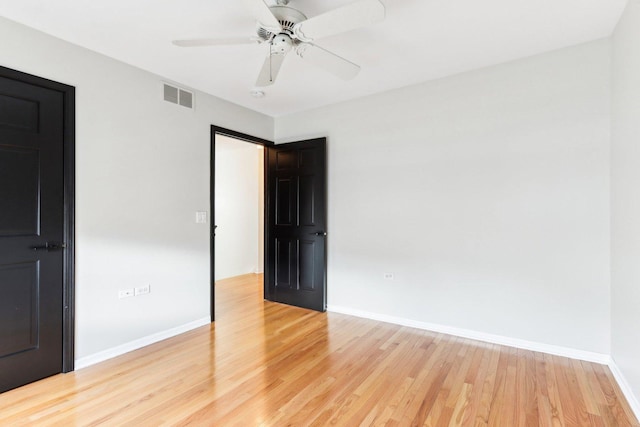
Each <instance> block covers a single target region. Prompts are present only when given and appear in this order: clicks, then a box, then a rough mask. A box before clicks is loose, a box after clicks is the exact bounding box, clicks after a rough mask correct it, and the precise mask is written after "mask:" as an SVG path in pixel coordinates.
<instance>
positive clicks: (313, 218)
mask: <svg viewBox="0 0 640 427" xmlns="http://www.w3.org/2000/svg"><path fill="white" fill-rule="evenodd" d="M325 146H326V140H325V139H324V138H321V139H315V140H310V141H302V142H295V143H290V144H280V145H276V146H273V147H269V148H268V149H267V168H266V173H267V179H266V183H267V196H266V206H267V224H266V225H267V228H266V234H267V245H266V249H267V254H266V259H267V263H266V265H265V296H266V298H267V299H268V300H270V301H275V302H282V303H285V304H291V305H296V306H299V307H304V308H309V309H313V310H318V311H325V310H326V233H325V226H326V209H325V207H326V200H325Z"/></svg>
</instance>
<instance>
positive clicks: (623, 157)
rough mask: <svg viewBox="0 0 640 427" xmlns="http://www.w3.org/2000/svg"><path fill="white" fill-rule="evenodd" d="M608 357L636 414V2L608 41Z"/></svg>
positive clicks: (639, 323) (639, 65) (639, 239)
mask: <svg viewBox="0 0 640 427" xmlns="http://www.w3.org/2000/svg"><path fill="white" fill-rule="evenodd" d="M612 92H613V97H612V130H611V143H612V149H611V172H612V173H611V177H612V179H611V215H612V220H611V249H612V250H611V267H612V268H611V279H612V283H611V285H612V292H611V295H612V301H611V312H612V327H611V335H612V345H611V354H612V357H613V360H614V361H615V362H616V364H617V366H618V367H619V368H620V371H621V372H622V374H623V375H624V378H626V381H627V384H622V385H623V386H628V387H629V388H630V389H631V390H632V391H633V393H634V395H635V396H636V401H635V402H633V403H634V405H635V409H636V412H637V413H638V414H640V404H638V401H640V3H638V2H637V1H630V2H629V4H628V6H627V9H626V11H625V13H624V15H623V17H622V20H621V21H620V23H619V25H618V28H617V29H616V32H615V34H614V37H613V91H612Z"/></svg>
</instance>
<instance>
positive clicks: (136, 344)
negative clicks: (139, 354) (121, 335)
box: [75, 316, 211, 370]
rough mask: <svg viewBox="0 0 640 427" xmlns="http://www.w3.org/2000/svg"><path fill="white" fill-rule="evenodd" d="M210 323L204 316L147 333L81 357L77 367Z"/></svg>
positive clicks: (209, 319) (93, 363)
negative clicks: (153, 332) (163, 329)
mask: <svg viewBox="0 0 640 427" xmlns="http://www.w3.org/2000/svg"><path fill="white" fill-rule="evenodd" d="M209 323H211V317H209V316H207V317H203V318H202V319H198V320H194V321H193V322H189V323H185V324H184V325H180V326H176V327H175V328H171V329H167V330H166V331H162V332H157V333H155V334H151V335H147V336H146V337H142V338H138V339H137V340H133V341H129V342H128V343H125V344H121V345H119V346H116V347H112V348H110V349H107V350H103V351H100V352H98V353H94V354H91V355H89V356H85V357H81V358H79V359H76V361H75V369H76V370H78V369H82V368H86V367H87V366H91V365H95V364H96V363H100V362H104V361H105V360H108V359H112V358H114V357H117V356H121V355H123V354H125V353H129V352H130V351H133V350H137V349H139V348H142V347H146V346H148V345H150V344H154V343H157V342H158V341H162V340H165V339H167V338H171V337H175V336H176V335H180V334H183V333H185V332H187V331H190V330H192V329H195V328H199V327H200V326H204V325H208V324H209Z"/></svg>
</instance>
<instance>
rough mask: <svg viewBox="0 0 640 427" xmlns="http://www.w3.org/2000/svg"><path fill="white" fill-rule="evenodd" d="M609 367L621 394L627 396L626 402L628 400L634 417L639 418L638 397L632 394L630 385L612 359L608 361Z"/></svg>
mask: <svg viewBox="0 0 640 427" xmlns="http://www.w3.org/2000/svg"><path fill="white" fill-rule="evenodd" d="M609 369H611V373H612V374H613V377H614V378H615V379H616V381H617V383H618V385H619V386H620V389H621V390H622V394H624V397H626V398H627V402H629V406H631V410H632V411H633V413H634V414H635V416H636V418H637V419H638V420H640V402H638V398H637V397H636V396H635V395H634V394H633V390H632V389H631V386H630V385H629V383H628V382H627V379H626V378H625V376H624V375H623V374H622V371H620V368H618V365H616V362H615V361H614V360H611V362H609Z"/></svg>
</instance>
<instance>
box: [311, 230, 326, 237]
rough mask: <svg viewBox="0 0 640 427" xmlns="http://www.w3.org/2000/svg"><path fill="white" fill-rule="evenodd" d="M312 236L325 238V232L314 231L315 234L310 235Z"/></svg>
mask: <svg viewBox="0 0 640 427" xmlns="http://www.w3.org/2000/svg"><path fill="white" fill-rule="evenodd" d="M311 234H313V235H314V236H326V235H327V232H326V231H316V232H315V233H311Z"/></svg>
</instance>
